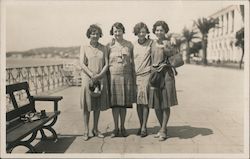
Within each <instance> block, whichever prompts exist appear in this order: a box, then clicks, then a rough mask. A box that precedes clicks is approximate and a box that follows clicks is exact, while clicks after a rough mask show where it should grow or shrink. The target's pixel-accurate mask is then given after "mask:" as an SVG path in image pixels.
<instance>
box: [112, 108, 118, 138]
mask: <svg viewBox="0 0 250 159" xmlns="http://www.w3.org/2000/svg"><path fill="white" fill-rule="evenodd" d="M112 114H113V119H114V127H115V128H114V130H113V132H112V134H111V138H113V137H116V136H118V135H119V125H118V119H119V114H120V111H119V108H117V107H114V108H112Z"/></svg>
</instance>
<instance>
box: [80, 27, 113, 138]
mask: <svg viewBox="0 0 250 159" xmlns="http://www.w3.org/2000/svg"><path fill="white" fill-rule="evenodd" d="M86 36H87V37H88V38H89V40H90V41H89V43H88V44H87V45H83V46H81V51H80V67H81V70H82V86H81V99H80V100H81V101H80V103H81V108H82V109H83V121H84V122H83V125H84V133H83V139H84V140H88V139H89V137H92V136H97V137H99V138H103V137H104V135H103V134H102V133H101V132H100V131H99V130H98V120H99V116H100V111H104V110H106V109H108V108H109V105H110V104H109V100H108V99H109V92H108V81H107V75H106V71H107V70H108V54H107V48H106V46H104V45H102V44H100V43H99V42H98V40H99V38H101V37H102V30H101V28H100V27H99V26H97V25H91V26H90V27H89V28H88V30H87V33H86ZM91 111H93V112H94V113H93V114H94V118H93V121H94V123H93V129H92V131H89V117H90V112H91Z"/></svg>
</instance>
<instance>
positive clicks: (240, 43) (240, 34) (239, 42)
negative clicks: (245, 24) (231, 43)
mask: <svg viewBox="0 0 250 159" xmlns="http://www.w3.org/2000/svg"><path fill="white" fill-rule="evenodd" d="M235 37H236V42H235V46H237V47H240V48H241V49H242V55H241V59H240V69H241V66H242V63H243V58H244V52H245V50H244V28H241V29H240V30H239V31H237V32H236V36H235Z"/></svg>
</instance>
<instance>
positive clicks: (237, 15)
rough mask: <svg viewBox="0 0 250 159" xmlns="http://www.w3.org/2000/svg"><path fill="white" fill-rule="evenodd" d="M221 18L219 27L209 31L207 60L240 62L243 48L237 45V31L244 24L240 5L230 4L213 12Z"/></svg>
mask: <svg viewBox="0 0 250 159" xmlns="http://www.w3.org/2000/svg"><path fill="white" fill-rule="evenodd" d="M210 17H211V18H218V19H219V27H218V28H213V29H210V31H209V33H208V44H207V60H208V61H209V62H219V61H220V62H239V61H240V59H241V55H242V49H241V48H239V47H236V46H235V42H236V38H235V35H236V32H237V31H239V30H240V29H241V28H242V27H243V26H244V22H243V18H242V16H241V11H240V6H239V5H230V6H228V7H226V8H223V9H221V10H219V11H218V12H216V13H214V14H212V15H211V16H210Z"/></svg>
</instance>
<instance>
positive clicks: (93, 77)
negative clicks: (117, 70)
mask: <svg viewBox="0 0 250 159" xmlns="http://www.w3.org/2000/svg"><path fill="white" fill-rule="evenodd" d="M101 78H102V75H101V74H99V73H98V74H95V75H93V76H92V78H91V79H92V80H93V81H98V80H100V79H101Z"/></svg>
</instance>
